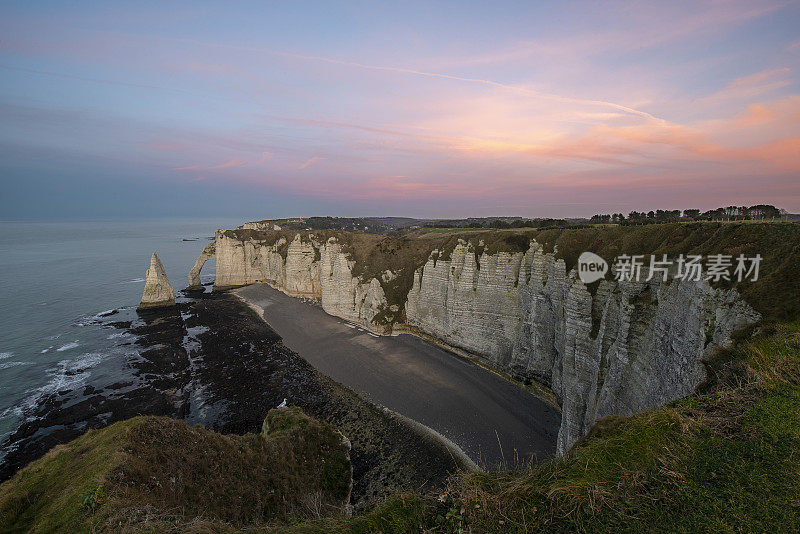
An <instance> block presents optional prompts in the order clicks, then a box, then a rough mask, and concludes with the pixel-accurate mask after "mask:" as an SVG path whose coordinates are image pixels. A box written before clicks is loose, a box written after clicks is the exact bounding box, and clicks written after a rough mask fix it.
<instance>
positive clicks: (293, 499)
mask: <svg viewBox="0 0 800 534" xmlns="http://www.w3.org/2000/svg"><path fill="white" fill-rule="evenodd" d="M764 329H765V330H764V331H762V332H761V333H759V334H758V335H756V336H755V337H753V338H752V339H751V340H750V341H746V342H741V343H740V344H739V345H738V346H737V347H736V348H735V349H732V350H730V351H728V352H727V353H725V355H724V357H722V358H720V360H719V361H717V362H716V364H715V367H714V372H713V380H712V382H711V383H709V384H707V385H706V386H705V387H704V390H703V391H700V392H698V393H696V394H694V395H691V396H690V397H687V398H685V399H682V400H680V401H678V402H675V403H673V404H671V405H669V406H666V407H663V408H660V409H658V410H654V411H651V412H647V413H643V414H640V415H636V416H633V417H627V418H622V417H609V418H605V419H602V420H600V421H599V422H598V424H597V425H596V426H595V428H594V429H593V430H592V431H591V433H590V434H589V435H588V436H586V437H585V438H583V439H582V440H581V441H579V442H578V443H577V444H576V445H575V446H574V447H573V449H572V450H571V451H570V453H569V454H568V455H567V456H566V457H564V458H560V459H555V460H552V461H549V462H546V463H543V464H539V465H536V466H518V467H516V468H513V469H508V470H505V471H501V472H495V473H460V474H458V475H456V476H454V477H453V478H452V479H451V481H450V485H449V488H448V489H447V491H446V492H445V493H443V494H441V495H438V496H429V495H420V494H403V495H397V496H395V497H393V498H392V499H390V500H388V501H386V502H384V503H383V504H381V505H379V506H378V507H377V508H375V509H374V510H372V511H371V512H369V513H366V514H361V515H357V516H353V517H347V516H346V514H345V512H346V509H345V506H343V502H344V500H346V498H347V497H346V496H347V495H349V491H350V487H349V483H350V482H349V481H350V477H349V473H350V464H349V460H347V455H346V447H345V446H344V445H343V444H342V442H341V436H340V434H338V433H337V432H335V431H334V430H333V429H332V428H331V427H330V426H328V425H324V424H321V423H319V422H317V421H315V420H313V419H310V418H307V417H305V416H304V415H302V413H300V412H299V411H283V412H276V411H272V412H270V415H269V416H268V418H267V421H266V423H265V432H264V434H262V435H253V434H251V435H246V436H223V435H220V434H216V433H214V432H211V431H208V430H205V429H203V428H202V427H188V426H187V425H186V424H185V423H183V422H180V421H174V420H171V419H165V418H157V417H138V418H134V419H131V420H128V421H124V422H121V423H117V424H114V425H112V426H110V427H108V428H106V429H103V430H99V431H90V432H88V433H87V434H86V435H84V436H82V437H81V438H78V439H77V440H75V441H73V442H71V443H69V444H67V445H63V446H59V447H56V448H55V449H53V450H52V451H51V452H50V453H49V454H48V455H47V456H45V457H44V458H42V459H40V460H38V461H36V462H34V463H32V464H31V465H29V466H28V467H26V468H25V469H23V470H22V471H21V472H20V473H18V474H17V475H16V476H15V477H14V478H13V479H11V480H10V481H8V482H6V483H5V484H3V485H2V486H0V531H2V532H90V531H94V532H294V533H321V532H326V533H327V532H340V533H368V532H383V533H390V532H423V531H427V532H476V533H483V532H610V531H611V532H654V531H655V532H800V322H794V323H790V324H782V325H777V326H774V325H773V326H765V327H764ZM320 451H321V452H320ZM315 518H320V519H315Z"/></svg>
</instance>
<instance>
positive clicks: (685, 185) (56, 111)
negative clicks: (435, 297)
mask: <svg viewBox="0 0 800 534" xmlns="http://www.w3.org/2000/svg"><path fill="white" fill-rule="evenodd" d="M799 72H800V2H798V1H774V2H773V1H772V0H759V1H752V0H751V1H722V0H714V1H705V0H692V1H670V2H643V1H640V2H617V1H602V2H600V1H558V2H556V1H554V2H539V1H533V0H527V1H521V2H503V1H496V2H468V1H460V2H434V1H421V2H417V1H413V0H412V1H403V2H263V1H258V2H245V1H240V2H202V1H193V2H185V3H181V2H160V1H159V2H148V1H137V2H126V3H121V2H107V1H101V2H88V1H81V2H75V1H71V2H48V1H45V0H37V1H36V2H30V1H24V2H12V1H3V2H1V3H0V219H4V220H9V219H12V220H19V219H76V218H77V219H92V218H129V217H173V216H175V217H204V216H236V217H238V216H241V217H242V218H243V219H247V218H259V219H261V218H278V217H288V216H310V215H334V216H412V217H467V216H497V215H506V216H512V215H516V216H522V217H581V216H591V215H593V214H595V213H612V212H622V213H628V212H629V211H631V210H637V211H648V210H651V209H687V208H699V209H704V210H705V209H711V208H716V207H719V206H727V205H731V204H733V205H752V204H757V203H768V204H775V205H777V206H779V207H781V208H785V209H787V210H789V211H790V212H800V77H799V75H798V73H799Z"/></svg>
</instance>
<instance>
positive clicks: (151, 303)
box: [137, 252, 175, 310]
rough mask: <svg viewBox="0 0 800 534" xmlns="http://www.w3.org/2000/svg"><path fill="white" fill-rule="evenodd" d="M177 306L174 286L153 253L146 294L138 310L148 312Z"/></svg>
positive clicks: (146, 280)
mask: <svg viewBox="0 0 800 534" xmlns="http://www.w3.org/2000/svg"><path fill="white" fill-rule="evenodd" d="M174 305H175V294H174V293H173V292H172V286H171V285H170V283H169V280H168V279H167V273H166V271H164V265H163V264H162V263H161V260H160V259H158V255H157V254H156V253H155V252H153V255H152V256H150V268H149V269H147V276H146V279H145V282H144V292H143V293H142V301H141V302H140V303H139V307H138V308H137V310H148V309H152V308H163V307H167V306H174Z"/></svg>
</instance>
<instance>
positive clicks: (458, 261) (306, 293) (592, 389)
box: [192, 231, 759, 454]
mask: <svg viewBox="0 0 800 534" xmlns="http://www.w3.org/2000/svg"><path fill="white" fill-rule="evenodd" d="M215 237H216V239H215V243H214V244H213V245H214V247H213V248H210V245H209V247H206V250H204V251H203V254H201V256H200V258H198V263H196V264H195V269H196V273H195V269H193V270H192V272H193V273H195V274H194V275H193V276H195V278H196V279H195V280H192V281H197V282H199V278H197V275H198V274H199V271H200V268H201V267H202V264H203V263H204V262H205V261H206V260H207V259H215V260H216V262H217V278H216V283H215V287H216V288H227V287H237V286H242V285H246V284H253V283H268V284H270V285H271V286H272V287H275V288H276V289H279V290H281V291H283V292H285V293H286V294H288V295H292V296H297V297H303V298H313V299H317V300H319V301H320V302H321V304H322V307H323V309H324V310H325V311H326V312H327V313H329V314H331V315H335V316H337V317H341V318H343V319H345V320H348V321H352V322H355V323H358V324H361V325H363V326H365V327H366V328H369V329H371V330H373V331H376V332H379V333H390V332H391V331H392V330H393V329H394V330H395V331H403V330H406V329H408V327H413V329H416V330H418V331H421V332H423V333H425V334H428V335H430V336H433V337H434V338H436V339H438V340H440V341H441V342H443V343H445V344H447V345H450V346H451V347H454V348H457V349H460V350H463V351H466V352H468V353H470V354H471V355H473V356H474V357H475V358H476V359H478V360H480V361H482V362H483V363H484V364H486V365H488V366H490V367H492V368H495V369H497V370H500V371H503V372H506V373H508V374H509V375H511V376H512V377H514V378H516V379H518V380H521V381H536V382H538V383H540V384H543V385H545V386H547V387H549V388H550V389H551V390H552V391H553V393H554V394H555V397H556V399H557V400H558V403H559V405H560V406H561V409H562V422H561V429H560V432H559V436H558V444H557V450H558V452H559V453H561V454H563V453H564V452H566V451H567V450H568V449H569V448H570V447H571V446H572V444H573V443H575V441H577V440H578V439H580V438H581V437H582V436H584V435H585V434H586V433H587V432H588V431H589V429H590V428H591V426H592V425H593V424H594V422H595V421H596V420H597V419H598V418H600V417H603V416H606V415H630V414H634V413H638V412H642V411H645V410H648V409H651V408H655V407H657V406H660V405H663V404H665V403H667V402H670V401H672V400H675V399H678V398H681V397H683V396H685V395H687V394H689V393H691V392H692V391H694V390H695V389H696V388H697V386H698V385H699V384H700V383H702V382H703V381H704V380H705V378H706V371H705V367H704V364H703V361H704V360H705V359H707V358H708V356H710V355H711V352H712V351H713V350H715V349H716V348H717V347H720V346H727V345H729V344H730V343H731V334H732V333H733V332H734V331H735V330H737V329H739V328H741V327H743V326H745V325H748V324H752V323H753V322H755V321H757V320H758V318H759V315H758V314H757V313H756V312H755V311H754V310H753V309H752V308H751V307H750V306H748V305H747V304H746V303H745V302H744V301H743V300H741V299H740V298H739V295H738V294H737V293H736V291H734V290H721V289H714V288H712V287H711V286H709V284H708V283H707V282H705V281H700V282H691V281H686V282H683V281H672V282H668V283H662V282H660V281H655V280H654V281H652V282H649V283H638V282H619V283H618V282H615V281H605V280H604V281H601V282H600V283H599V284H598V285H597V287H596V288H595V293H594V295H593V294H592V293H590V291H589V289H587V287H586V286H585V285H584V284H583V283H582V282H581V281H580V280H579V279H578V278H577V276H576V273H575V271H574V270H572V271H570V272H567V270H566V266H565V264H564V261H563V260H561V259H556V254H555V253H545V252H544V251H543V250H542V247H541V246H540V245H539V244H537V243H536V242H535V241H532V242H531V244H530V247H529V248H528V250H527V251H526V252H518V253H508V252H498V253H495V254H490V253H484V252H482V251H481V250H479V251H476V250H475V248H473V246H472V245H471V244H468V243H466V242H460V243H459V244H458V245H457V246H456V247H455V249H454V250H453V251H452V252H451V253H450V255H449V256H448V257H446V258H442V257H441V256H442V254H440V252H439V251H433V252H432V253H431V254H430V257H429V258H428V260H427V262H425V263H424V265H421V266H419V267H418V268H417V270H416V272H415V273H414V277H413V285H412V287H411V288H410V289H409V290H408V294H407V300H404V301H402V302H388V301H387V297H386V292H385V290H384V285H383V284H382V282H383V283H386V282H388V281H389V280H392V279H393V278H394V276H396V274H395V273H392V272H390V271H387V272H385V273H384V275H382V276H381V280H379V279H377V278H370V279H368V280H362V279H361V278H359V277H358V276H354V275H353V272H354V267H355V264H354V261H353V259H352V258H351V256H350V255H349V254H348V253H347V252H346V251H345V249H344V248H343V246H342V245H341V244H340V243H339V242H338V241H337V239H336V238H335V237H331V238H329V239H327V240H324V241H323V240H321V239H319V240H318V239H317V238H316V237H315V236H314V234H313V233H307V232H306V233H297V234H295V235H294V236H293V237H290V239H287V238H286V237H280V238H278V239H277V240H276V238H275V236H274V235H272V236H271V235H270V234H267V233H264V232H258V231H246V232H242V231H235V232H234V231H217V233H216V236H215ZM212 256H213V258H212ZM403 309H404V310H405V315H404V316H403V314H402V310H403ZM403 319H404V321H405V322H403Z"/></svg>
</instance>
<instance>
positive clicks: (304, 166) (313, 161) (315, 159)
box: [297, 156, 325, 170]
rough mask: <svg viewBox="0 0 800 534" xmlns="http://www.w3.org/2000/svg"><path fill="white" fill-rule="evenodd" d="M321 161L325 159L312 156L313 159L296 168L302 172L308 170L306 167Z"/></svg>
mask: <svg viewBox="0 0 800 534" xmlns="http://www.w3.org/2000/svg"><path fill="white" fill-rule="evenodd" d="M321 159H325V158H321V157H319V156H314V157H313V158H311V159H309V160H307V161H306V162H305V163H303V164H301V165H300V166H299V167H297V170H303V169H305V168H308V167H310V166H311V165H313V164H315V163H316V162H318V161H319V160H321Z"/></svg>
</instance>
